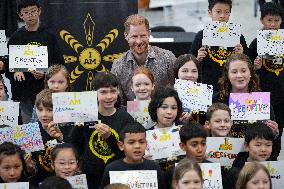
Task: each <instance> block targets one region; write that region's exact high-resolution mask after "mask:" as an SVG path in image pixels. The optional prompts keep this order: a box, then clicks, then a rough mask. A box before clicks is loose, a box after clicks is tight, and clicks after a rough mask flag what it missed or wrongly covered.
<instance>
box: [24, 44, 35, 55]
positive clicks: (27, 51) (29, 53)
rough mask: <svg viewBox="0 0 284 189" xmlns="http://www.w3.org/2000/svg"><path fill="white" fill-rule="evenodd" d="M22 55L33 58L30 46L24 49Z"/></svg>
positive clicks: (33, 53)
mask: <svg viewBox="0 0 284 189" xmlns="http://www.w3.org/2000/svg"><path fill="white" fill-rule="evenodd" d="M24 55H27V56H34V55H35V52H34V51H33V50H32V49H31V47H30V46H27V49H25V51H24Z"/></svg>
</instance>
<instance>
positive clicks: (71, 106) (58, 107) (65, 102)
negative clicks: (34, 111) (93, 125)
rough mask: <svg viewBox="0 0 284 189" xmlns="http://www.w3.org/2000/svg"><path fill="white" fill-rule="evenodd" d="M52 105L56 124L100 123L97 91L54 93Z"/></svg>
mask: <svg viewBox="0 0 284 189" xmlns="http://www.w3.org/2000/svg"><path fill="white" fill-rule="evenodd" d="M52 103H53V121H54V123H66V122H75V123H78V122H79V123H80V122H92V121H98V102H97V92H96V91H86V92H63V93H52Z"/></svg>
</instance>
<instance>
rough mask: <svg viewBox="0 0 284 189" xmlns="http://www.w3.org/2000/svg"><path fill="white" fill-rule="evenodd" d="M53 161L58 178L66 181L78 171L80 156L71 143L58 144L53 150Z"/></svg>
mask: <svg viewBox="0 0 284 189" xmlns="http://www.w3.org/2000/svg"><path fill="white" fill-rule="evenodd" d="M51 160H52V168H53V169H54V172H55V174H56V176H59V177H62V178H65V179H66V178H67V177H71V176H74V175H75V174H76V171H78V161H79V156H78V153H77V150H76V149H75V148H74V146H73V145H71V144H69V143H62V144H57V145H56V146H55V147H54V148H53V149H52V152H51Z"/></svg>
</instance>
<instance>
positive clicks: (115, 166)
mask: <svg viewBox="0 0 284 189" xmlns="http://www.w3.org/2000/svg"><path fill="white" fill-rule="evenodd" d="M118 145H119V148H120V150H121V151H124V154H125V157H124V158H122V159H120V160H116V161H114V162H112V163H110V164H108V165H107V166H106V168H105V172H104V176H103V179H102V182H101V186H100V188H101V189H103V187H104V186H106V185H108V184H109V183H110V174H111V171H127V170H137V171H139V170H155V171H157V178H156V179H157V182H158V188H159V189H162V188H164V179H163V178H162V172H161V169H160V167H159V165H158V164H156V163H155V162H154V161H152V160H147V159H144V158H143V156H144V153H145V150H146V146H147V141H146V131H145V128H144V127H143V126H142V125H141V124H140V123H138V122H134V123H129V124H127V125H125V127H124V129H123V130H122V131H121V132H120V134H119V142H118Z"/></svg>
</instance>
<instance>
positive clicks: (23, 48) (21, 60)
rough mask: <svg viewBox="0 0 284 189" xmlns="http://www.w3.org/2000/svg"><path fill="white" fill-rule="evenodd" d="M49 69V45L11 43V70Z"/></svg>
mask: <svg viewBox="0 0 284 189" xmlns="http://www.w3.org/2000/svg"><path fill="white" fill-rule="evenodd" d="M47 69H48V52H47V46H36V45H9V70H10V71H11V72H15V71H24V72H28V71H34V70H36V71H46V70H47Z"/></svg>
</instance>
